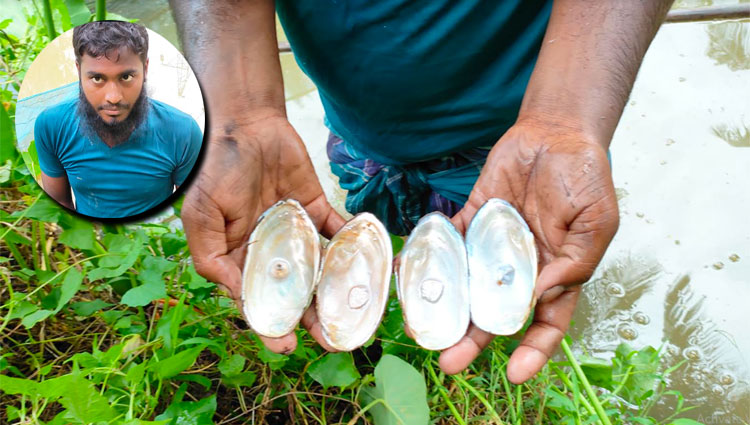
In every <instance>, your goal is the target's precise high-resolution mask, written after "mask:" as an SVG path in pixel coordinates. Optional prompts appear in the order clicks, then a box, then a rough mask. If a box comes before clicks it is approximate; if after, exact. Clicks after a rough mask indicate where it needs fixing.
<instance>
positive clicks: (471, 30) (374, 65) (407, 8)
mask: <svg viewBox="0 0 750 425" xmlns="http://www.w3.org/2000/svg"><path fill="white" fill-rule="evenodd" d="M551 3H552V2H551V1H548V0H498V1H488V0H460V1H456V0H422V1H415V0H379V1H367V0H348V1H343V2H340V1H333V0H326V1H299V0H277V1H276V10H277V12H278V15H279V19H280V21H281V24H282V26H283V27H284V31H285V33H286V35H287V37H288V39H289V42H290V44H291V46H292V49H293V51H294V54H295V57H296V60H297V63H299V65H300V67H301V68H302V70H303V71H304V72H305V73H306V74H307V75H308V76H309V77H310V78H311V79H312V80H313V82H314V83H315V84H316V85H317V87H318V89H319V93H320V98H321V100H322V103H323V107H324V109H325V113H326V119H327V121H328V125H329V127H330V128H331V130H332V131H333V132H334V133H335V134H337V135H338V136H340V137H341V138H342V139H344V140H345V141H346V142H347V143H351V144H352V145H353V146H355V147H356V148H357V149H358V150H361V151H363V152H365V153H366V154H367V156H368V157H370V158H372V159H374V160H376V161H378V162H380V163H383V164H393V165H395V164H405V163H411V162H418V161H423V160H427V159H432V158H438V157H441V156H444V155H446V154H450V153H452V152H456V151H460V150H465V149H468V148H472V147H480V146H491V145H493V144H494V143H495V142H496V141H497V140H498V139H499V138H500V136H502V134H503V133H504V132H505V131H506V130H507V129H508V128H509V127H510V126H511V125H512V124H513V123H514V122H515V120H516V118H517V115H518V109H519V107H520V104H521V100H522V98H523V94H524V91H525V89H526V84H527V83H528V80H529V77H530V75H531V71H532V69H533V67H534V63H535V61H536V57H537V55H538V53H539V48H540V46H541V41H542V38H543V36H544V31H545V30H546V26H547V21H548V19H549V14H550V10H551Z"/></svg>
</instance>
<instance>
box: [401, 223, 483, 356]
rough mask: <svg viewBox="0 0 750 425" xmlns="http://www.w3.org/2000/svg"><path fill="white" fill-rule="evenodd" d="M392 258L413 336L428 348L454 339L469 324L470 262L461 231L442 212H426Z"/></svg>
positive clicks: (457, 339) (450, 344) (444, 345)
mask: <svg viewBox="0 0 750 425" xmlns="http://www.w3.org/2000/svg"><path fill="white" fill-rule="evenodd" d="M397 263H398V267H397V268H396V282H397V288H398V297H399V300H400V301H401V307H402V310H403V313H404V319H405V321H406V324H407V325H408V326H409V329H410V331H411V334H412V336H413V337H414V339H415V340H416V341H417V343H418V344H419V345H421V346H422V347H424V348H427V349H429V350H442V349H444V348H448V347H450V346H452V345H454V344H455V343H457V342H458V341H459V340H460V339H461V337H463V336H464V335H465V334H466V329H467V328H468V326H469V265H468V259H467V256H466V247H465V245H464V239H463V237H462V236H461V234H460V233H459V232H458V230H456V228H455V227H454V226H453V224H452V223H451V222H450V220H448V218H447V217H446V216H444V215H443V214H441V213H439V212H434V213H430V214H427V215H426V216H424V217H422V218H421V219H420V220H419V223H417V226H416V227H415V228H414V230H412V232H411V234H410V235H409V239H407V241H406V244H405V245H404V248H403V250H402V251H401V253H400V254H399V258H398V260H397Z"/></svg>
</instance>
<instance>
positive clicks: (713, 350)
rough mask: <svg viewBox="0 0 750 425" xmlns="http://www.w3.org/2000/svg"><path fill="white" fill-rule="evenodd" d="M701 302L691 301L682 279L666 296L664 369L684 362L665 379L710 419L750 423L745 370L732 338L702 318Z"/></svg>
mask: <svg viewBox="0 0 750 425" xmlns="http://www.w3.org/2000/svg"><path fill="white" fill-rule="evenodd" d="M704 301H705V297H698V296H696V295H695V293H694V291H693V289H692V287H691V285H690V277H689V276H687V275H683V276H680V277H679V278H678V279H677V280H676V281H675V282H674V283H673V284H672V285H671V286H670V288H669V290H668V291H667V295H666V297H665V299H664V325H663V326H664V331H663V333H664V341H665V350H664V368H665V369H666V368H669V367H674V366H676V365H677V364H679V363H680V362H684V363H683V365H682V366H681V367H679V368H678V369H677V370H676V371H675V372H674V373H673V374H672V375H671V377H670V379H671V380H672V381H673V382H680V383H681V389H680V391H681V392H682V395H683V396H684V397H685V398H687V399H688V400H691V401H692V403H694V404H696V405H698V404H699V405H704V406H710V407H712V412H711V413H710V415H712V416H715V417H716V418H720V417H723V418H725V419H726V418H727V417H729V416H730V415H738V417H740V418H750V404H749V403H747V401H748V400H750V385H749V383H750V377H748V376H747V373H746V371H747V368H748V365H747V364H746V362H745V360H744V358H743V357H742V354H741V352H740V350H739V347H738V346H737V344H736V342H735V341H734V340H733V338H732V337H731V336H730V335H728V334H727V333H726V332H723V331H722V330H721V329H720V328H719V327H718V326H717V325H716V323H715V322H714V321H713V320H710V319H709V318H707V317H706V314H705V312H704V307H703V305H704ZM743 401H744V402H743ZM663 408H664V409H665V410H666V407H665V406H663ZM664 413H666V411H665V412H664ZM706 422H708V421H706Z"/></svg>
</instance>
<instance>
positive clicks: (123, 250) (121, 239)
mask: <svg viewBox="0 0 750 425" xmlns="http://www.w3.org/2000/svg"><path fill="white" fill-rule="evenodd" d="M104 245H105V246H106V247H107V251H109V254H110V255H108V256H106V257H103V258H102V259H101V260H100V261H99V267H107V268H110V269H112V270H111V271H110V272H109V273H108V274H107V275H106V276H103V277H115V276H119V275H121V274H123V273H125V272H126V271H127V270H128V269H129V268H130V267H132V266H133V263H135V260H137V259H138V256H139V255H140V254H141V251H142V250H143V235H142V234H141V233H134V236H133V239H132V240H131V239H130V238H128V237H127V236H125V235H118V234H112V233H110V234H107V236H105V237H104Z"/></svg>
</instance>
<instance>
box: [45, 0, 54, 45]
mask: <svg viewBox="0 0 750 425" xmlns="http://www.w3.org/2000/svg"><path fill="white" fill-rule="evenodd" d="M42 6H43V7H44V26H46V27H47V35H48V36H49V39H50V41H52V40H54V39H55V37H57V33H56V32H55V21H54V20H52V5H51V4H50V0H42Z"/></svg>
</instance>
